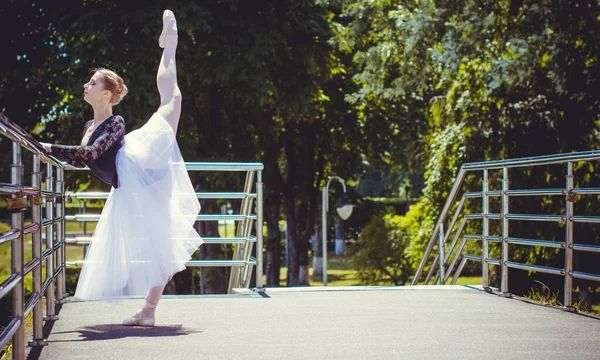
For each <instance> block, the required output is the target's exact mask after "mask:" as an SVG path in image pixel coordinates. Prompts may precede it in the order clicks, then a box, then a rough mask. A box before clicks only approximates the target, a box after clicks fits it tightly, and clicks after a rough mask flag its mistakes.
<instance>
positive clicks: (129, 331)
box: [48, 324, 201, 343]
mask: <svg viewBox="0 0 600 360" xmlns="http://www.w3.org/2000/svg"><path fill="white" fill-rule="evenodd" d="M199 332H201V331H197V330H189V329H185V328H184V327H183V326H182V325H170V326H153V327H139V326H123V325H121V324H105V325H92V326H85V327H83V328H80V329H78V330H74V331H63V332H54V333H53V334H54V335H58V334H68V333H79V336H78V337H79V339H72V340H49V341H48V342H51V343H52V342H72V341H97V340H114V339H123V338H127V337H165V336H182V335H190V334H196V333H199Z"/></svg>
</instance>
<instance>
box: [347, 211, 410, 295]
mask: <svg viewBox="0 0 600 360" xmlns="http://www.w3.org/2000/svg"><path fill="white" fill-rule="evenodd" d="M408 225H409V224H408V223H407V219H406V218H405V217H400V216H397V215H391V214H378V215H375V216H373V217H372V218H371V221H370V222H369V224H368V225H367V226H365V228H364V229H363V230H362V232H361V233H360V236H359V237H358V240H357V241H356V242H355V243H354V244H352V245H351V246H350V247H349V248H348V253H349V254H350V256H351V262H352V264H353V266H354V267H355V268H356V269H357V270H358V277H359V279H361V281H363V282H364V283H367V284H376V283H378V282H388V281H389V282H392V283H393V284H394V285H400V284H404V283H406V282H407V281H408V279H409V274H410V272H411V268H410V265H409V260H408V258H407V256H406V254H405V250H406V247H407V245H408V238H407V236H406V235H407V234H406V228H407V227H408Z"/></svg>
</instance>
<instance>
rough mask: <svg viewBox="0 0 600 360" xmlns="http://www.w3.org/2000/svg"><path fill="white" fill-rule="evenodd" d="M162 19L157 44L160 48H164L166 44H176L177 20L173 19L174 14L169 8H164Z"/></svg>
mask: <svg viewBox="0 0 600 360" xmlns="http://www.w3.org/2000/svg"><path fill="white" fill-rule="evenodd" d="M162 19H163V29H162V32H161V33H160V37H159V38H158V46H160V47H161V48H164V47H165V46H167V44H169V45H174V46H177V20H175V14H173V12H172V11H171V10H165V11H164V12H163V18H162ZM171 23H172V25H171ZM173 30H174V31H173ZM173 32H174V33H173Z"/></svg>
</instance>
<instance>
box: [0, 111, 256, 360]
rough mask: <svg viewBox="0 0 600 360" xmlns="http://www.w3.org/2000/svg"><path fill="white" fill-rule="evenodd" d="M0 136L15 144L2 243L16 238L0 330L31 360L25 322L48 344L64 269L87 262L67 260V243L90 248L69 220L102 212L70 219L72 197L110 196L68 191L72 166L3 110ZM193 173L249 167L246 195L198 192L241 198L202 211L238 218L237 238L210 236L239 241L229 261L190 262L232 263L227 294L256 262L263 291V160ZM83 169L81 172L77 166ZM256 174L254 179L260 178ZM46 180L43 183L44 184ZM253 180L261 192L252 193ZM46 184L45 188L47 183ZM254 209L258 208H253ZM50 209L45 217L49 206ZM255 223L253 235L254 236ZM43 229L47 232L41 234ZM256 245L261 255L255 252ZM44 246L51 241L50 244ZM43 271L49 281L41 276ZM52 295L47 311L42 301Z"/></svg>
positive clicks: (18, 355) (2, 340)
mask: <svg viewBox="0 0 600 360" xmlns="http://www.w3.org/2000/svg"><path fill="white" fill-rule="evenodd" d="M0 134H1V135H3V136H5V137H7V138H8V139H9V140H10V141H12V165H11V180H10V182H6V183H5V182H0V196H5V197H6V198H7V204H8V209H9V211H10V212H11V229H10V230H9V231H6V232H4V233H0V244H4V243H8V242H11V244H12V251H11V261H12V272H11V275H10V276H9V278H8V279H6V280H5V281H4V282H2V283H1V284H0V298H2V297H4V296H6V295H7V294H8V293H9V292H11V291H12V307H13V309H12V320H11V321H10V323H9V324H8V325H7V326H6V327H5V328H4V330H3V331H2V332H0V349H1V348H4V347H5V346H6V345H7V343H8V342H9V341H10V340H11V339H12V344H13V359H19V360H21V359H24V358H25V346H26V344H25V332H24V320H25V318H26V317H27V316H28V315H29V314H30V313H32V312H33V338H32V340H30V341H29V342H28V345H29V346H45V345H47V344H48V342H47V341H46V339H44V338H43V333H42V327H43V321H54V320H58V319H59V318H58V316H57V315H56V313H55V304H57V303H63V302H65V301H66V299H67V297H68V296H69V294H67V293H66V281H65V280H66V279H65V268H66V266H77V265H81V261H75V262H66V250H65V249H66V245H67V244H77V245H89V244H90V241H91V238H90V237H74V238H67V237H66V236H65V235H66V234H65V222H66V221H85V222H87V221H97V220H98V218H99V216H98V215H85V214H77V215H70V216H66V215H65V214H66V213H65V202H66V199H67V198H68V197H76V198H79V199H106V197H107V196H108V193H93V192H88V193H66V192H65V181H64V174H65V173H64V172H65V170H72V169H75V168H73V167H72V166H70V165H69V164H66V163H64V162H61V161H59V160H58V159H56V158H54V157H52V156H48V155H47V154H46V152H45V151H44V149H43V147H42V146H41V145H40V144H39V142H38V141H36V140H35V139H34V138H33V137H32V136H30V135H29V134H28V133H27V132H25V131H24V130H23V129H21V128H20V127H19V126H18V125H16V124H15V123H13V122H11V121H10V120H8V119H7V118H6V117H5V116H4V115H3V114H0ZM22 149H25V150H27V151H29V152H31V153H32V154H33V165H32V171H31V174H30V175H31V185H30V186H27V185H24V181H23V178H24V175H25V174H24V168H25V167H24V165H23V163H22V155H23V154H22ZM42 160H43V161H44V162H46V174H45V175H46V177H45V181H44V182H43V181H42V166H41V164H40V163H41V161H42ZM185 165H186V167H187V169H188V170H189V171H243V172H246V182H245V185H244V189H243V191H242V192H237V193H217V192H215V193H196V196H197V197H198V198H199V199H241V200H242V201H241V207H240V213H239V214H234V215H209V214H200V215H198V218H197V220H198V221H219V220H233V221H235V222H237V223H238V226H237V230H236V231H237V232H236V235H235V236H234V237H226V238H219V237H206V238H204V241H205V242H206V243H207V244H237V246H236V248H235V251H234V253H233V258H232V259H231V260H190V261H188V262H187V263H186V266H190V267H223V266H227V267H231V275H230V280H229V285H228V292H232V290H233V289H234V288H239V287H246V288H247V287H249V284H250V280H251V276H252V270H253V266H255V265H256V288H255V290H256V291H263V266H262V264H263V256H262V249H263V232H262V231H263V227H262V224H263V183H262V170H263V164H260V163H185ZM77 170H80V169H77ZM255 179H256V181H255ZM42 182H43V184H42ZM254 184H255V191H254V192H252V188H253V185H254ZM42 185H43V186H42ZM254 204H256V206H255V208H256V212H255V213H253V211H252V209H253V205H254ZM44 208H45V215H44V210H43V209H44ZM28 209H31V212H32V222H31V224H29V225H26V226H25V215H24V213H25V211H26V210H28ZM253 225H254V227H255V235H252V228H253ZM44 230H45V237H43V236H42V232H43V231H44ZM29 234H31V236H32V260H31V261H30V262H28V263H27V264H24V236H26V235H29ZM254 243H256V248H257V251H256V258H254V257H252V256H251V254H252V250H253V247H254ZM44 245H45V246H44ZM44 271H45V274H46V276H45V278H43V274H44ZM29 273H32V277H33V282H32V296H31V297H30V298H29V299H28V300H27V302H26V303H25V296H24V293H25V292H24V281H23V279H24V278H25V276H26V275H27V274H29ZM44 296H45V299H46V315H45V316H44V314H43V308H42V304H43V303H42V299H43V298H44Z"/></svg>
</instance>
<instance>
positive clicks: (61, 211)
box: [56, 167, 67, 304]
mask: <svg viewBox="0 0 600 360" xmlns="http://www.w3.org/2000/svg"><path fill="white" fill-rule="evenodd" d="M64 174H65V171H64V169H63V168H61V167H57V168H56V193H57V194H58V197H57V201H56V217H58V218H60V222H59V223H58V224H56V243H57V244H59V245H60V247H59V249H58V251H57V254H56V267H57V269H59V273H58V276H57V279H56V303H57V304H63V303H65V301H66V297H67V293H66V276H65V271H66V267H65V261H66V259H65V254H66V251H65V246H66V245H67V244H66V243H65V181H64Z"/></svg>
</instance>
